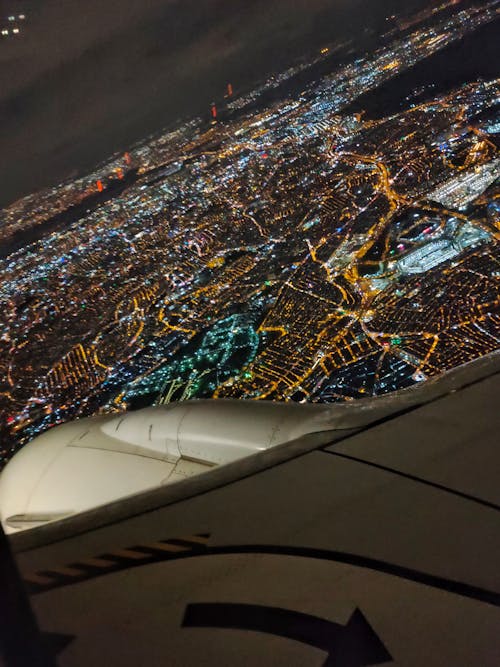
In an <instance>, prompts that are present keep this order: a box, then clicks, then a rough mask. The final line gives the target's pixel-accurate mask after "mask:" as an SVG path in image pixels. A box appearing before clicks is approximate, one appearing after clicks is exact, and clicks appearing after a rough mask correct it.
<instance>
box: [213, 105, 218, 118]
mask: <svg viewBox="0 0 500 667" xmlns="http://www.w3.org/2000/svg"><path fill="white" fill-rule="evenodd" d="M212 117H213V118H217V107H216V106H215V104H212Z"/></svg>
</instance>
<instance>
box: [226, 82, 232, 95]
mask: <svg viewBox="0 0 500 667" xmlns="http://www.w3.org/2000/svg"><path fill="white" fill-rule="evenodd" d="M227 94H228V96H229V97H232V96H233V86H232V84H231V83H228V84H227Z"/></svg>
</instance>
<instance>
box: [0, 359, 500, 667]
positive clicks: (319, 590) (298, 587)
mask: <svg viewBox="0 0 500 667" xmlns="http://www.w3.org/2000/svg"><path fill="white" fill-rule="evenodd" d="M499 390H500V358H499V357H498V355H493V357H490V358H488V359H483V360H481V361H479V362H475V363H473V364H469V365H468V366H467V367H465V368H461V369H458V370H457V371H455V372H454V373H452V374H450V375H449V376H445V378H443V379H442V380H441V381H439V382H437V383H434V384H432V383H431V384H429V385H428V386H427V387H422V389H421V392H420V394H419V396H420V398H419V400H418V401H414V400H412V401H406V403H405V400H401V401H400V402H399V403H398V402H397V401H396V404H395V405H394V408H393V410H392V413H391V412H390V411H386V413H387V414H382V416H380V415H379V416H377V418H375V419H374V420H372V421H371V422H370V420H365V421H368V423H364V424H363V425H361V426H358V427H356V425H355V424H354V423H347V422H346V427H345V428H340V429H337V430H330V431H326V432H324V431H323V432H318V433H314V434H307V435H303V436H301V437H299V438H297V439H296V440H295V441H293V442H290V443H286V444H283V445H280V446H278V447H275V448H272V449H269V450H267V451H264V452H261V453H258V454H255V455H253V456H250V457H247V458H244V459H241V460H238V461H235V462H234V463H231V464H229V465H226V466H222V467H220V468H216V469H213V470H211V471H210V472H208V473H206V474H204V475H200V476H199V477H193V478H191V479H187V480H185V481H183V482H179V483H177V484H174V485H171V486H165V487H161V488H159V489H156V490H153V491H148V492H145V493H142V494H139V495H135V496H133V497H130V498H127V499H124V500H121V501H117V502H115V503H112V504H109V505H107V506H105V507H101V508H97V509H94V510H91V511H89V512H85V513H83V514H79V515H75V516H74V517H70V518H68V519H65V520H62V521H59V522H56V523H54V524H48V525H46V526H44V527H40V528H36V529H33V530H28V531H25V532H22V533H19V534H14V535H12V536H11V537H10V546H11V550H12V552H13V554H14V555H15V561H16V564H17V568H18V571H19V575H20V579H21V580H22V584H20V583H19V582H18V583H17V588H16V591H17V592H15V595H16V596H17V597H16V599H17V600H18V606H19V604H20V603H19V600H22V599H23V598H22V592H23V590H24V591H27V593H28V596H29V603H30V605H31V609H32V610H33V612H34V617H35V619H36V622H37V624H38V627H39V629H40V632H41V637H42V640H43V642H44V646H45V647H46V648H47V651H48V653H47V654H46V656H45V659H46V660H48V661H49V662H47V663H43V664H53V663H50V660H54V661H57V664H59V665H61V666H63V667H66V666H68V667H70V666H71V667H72V666H75V667H80V666H82V665H105V664H109V665H122V666H127V665H130V666H132V665H133V666H136V665H182V666H184V665H232V664H238V665H256V664H259V665H262V666H264V665H265V666H267V665H318V666H319V665H336V666H340V667H345V666H347V665H349V666H351V667H352V666H356V667H357V666H358V665H359V666H361V665H375V664H387V665H390V664H394V665H405V666H413V665H415V666H419V667H420V666H421V665H440V666H442V665H453V666H454V667H457V666H460V665H463V666H464V667H465V666H470V665H481V666H487V665H492V666H493V665H498V664H499V662H500V643H499V641H498V637H499V636H500V609H499V606H500V568H499V567H498V563H499V562H500V560H499V555H500V521H499V519H500V515H499V509H500V487H499V484H498V479H499V471H500V453H499V447H498V445H499V436H498V433H499V432H500V414H499V411H498V406H497V396H498V392H499ZM2 562H3V563H4V565H5V563H6V562H7V560H6V559H5V558H4V560H3V561H2ZM12 566H13V565H12V563H11V564H10V565H9V567H12ZM2 567H3V570H2V572H3V573H4V574H3V575H2V576H3V577H4V579H5V577H7V580H8V581H12V580H13V578H15V577H14V575H13V574H12V570H9V572H10V575H9V574H5V573H6V572H7V570H6V569H5V567H6V566H5V567H4V566H2ZM9 577H10V578H9ZM11 590H12V586H11ZM12 594H14V593H12ZM23 609H24V612H23ZM23 609H21V611H20V615H19V616H18V620H17V621H16V619H15V618H14V617H11V618H10V620H9V619H8V618H6V619H3V620H4V624H3V627H1V631H2V632H3V633H4V648H5V651H4V655H5V656H6V660H10V662H7V664H8V665H9V666H10V665H11V664H12V665H13V664H34V663H33V662H31V663H22V662H17V663H16V662H15V661H14V660H15V658H13V656H14V655H15V654H16V636H18V635H16V628H19V622H20V621H19V619H21V618H24V621H23V622H24V623H26V627H28V628H30V627H31V628H32V626H30V620H29V619H30V618H31V622H32V621H33V618H32V617H30V612H29V608H28V606H27V605H26V608H23ZM21 612H22V613H21ZM23 613H24V616H23ZM18 634H19V633H18ZM30 636H32V635H30V632H28V631H27V632H26V635H25V639H26V638H28V639H29V637H30ZM33 636H34V635H33ZM25 649H26V643H25ZM26 650H27V649H26ZM33 650H34V651H35V653H36V650H35V649H33ZM37 650H41V649H39V647H38V649H37ZM9 651H10V652H9ZM17 655H18V656H20V658H19V659H22V656H21V651H20V649H19V647H18V653H17ZM47 656H48V657H47ZM40 664H42V663H40Z"/></svg>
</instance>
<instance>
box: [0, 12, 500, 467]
mask: <svg viewBox="0 0 500 667" xmlns="http://www.w3.org/2000/svg"><path fill="white" fill-rule="evenodd" d="M499 15H500V3H499V1H498V0H488V1H486V2H457V1H456V0H449V1H447V2H445V3H444V4H441V5H439V6H438V5H434V6H432V7H431V8H429V9H428V10H426V11H422V12H420V13H418V14H415V15H413V16H409V17H406V18H405V19H404V20H403V19H401V20H396V19H394V20H393V21H389V22H388V26H389V27H388V28H387V32H386V33H385V34H384V35H381V36H380V40H379V46H378V47H377V48H376V49H374V50H372V51H370V52H364V53H359V52H358V51H357V50H356V49H355V48H354V47H353V45H352V44H351V43H350V42H349V39H348V38H347V37H346V40H345V41H342V42H334V43H331V44H323V43H322V44H318V46H317V50H316V53H315V54H313V55H311V56H310V57H309V58H308V59H307V60H301V61H300V62H299V63H296V64H293V63H291V65H290V67H289V68H288V69H287V70H286V71H284V72H282V73H281V74H279V75H276V74H273V75H272V76H270V77H269V78H268V79H267V80H265V81H262V82H260V83H259V84H258V85H257V86H256V87H254V88H253V89H251V90H245V91H242V92H239V91H238V88H237V86H236V85H235V84H234V83H233V82H228V84H227V88H226V90H224V91H216V92H214V102H213V103H212V104H211V105H209V106H208V108H207V113H206V117H194V118H190V119H188V120H183V121H181V122H179V123H178V124H177V125H176V126H175V127H169V128H168V129H167V130H165V131H163V132H161V133H159V134H156V135H154V136H153V137H148V138H147V139H146V140H144V141H143V142H142V143H139V144H136V145H131V146H130V147H129V149H128V150H127V151H125V152H123V153H121V152H120V153H119V154H116V155H114V156H112V157H111V158H110V159H109V160H108V161H106V162H105V163H103V164H100V165H98V166H97V167H96V168H95V169H94V170H93V171H92V172H91V173H88V174H86V175H84V176H78V177H75V178H73V179H69V180H67V181H65V182H63V183H61V184H58V185H55V186H54V187H52V188H48V189H45V190H42V191H39V192H35V193H34V194H31V195H29V196H26V197H23V198H22V199H19V200H18V201H16V202H14V203H13V204H11V205H9V206H7V207H6V208H4V209H3V210H1V211H0V257H1V258H2V260H1V268H0V274H1V282H0V303H1V309H0V313H1V314H0V318H1V330H0V368H1V382H2V386H1V388H0V420H1V421H0V442H1V448H0V467H1V466H2V465H3V464H4V463H5V462H7V460H8V459H9V458H10V457H11V456H12V455H13V453H14V452H15V451H17V450H18V449H19V448H20V447H21V446H22V445H23V444H25V443H26V442H28V441H29V440H31V439H32V438H33V437H35V436H36V435H38V434H40V433H42V432H43V431H45V430H46V429H48V428H50V427H52V426H54V425H56V424H59V423H62V422H65V421H69V420H72V419H75V418H77V417H81V416H88V415H92V414H97V413H110V412H118V411H122V410H125V409H136V408H140V407H144V406H148V405H158V404H166V403H170V402H173V401H179V400H187V399H193V398H212V397H213V398H237V399H253V400H264V399H265V400H275V401H298V402H303V403H305V402H313V403H328V402H335V401H351V400H353V399H357V398H363V397H369V396H378V395H381V394H385V393H387V392H391V391H395V390H398V389H402V388H405V387H410V386H412V385H415V384H417V383H420V382H424V381H425V380H426V379H427V378H431V377H434V376H437V375H439V374H441V373H443V372H445V371H447V370H450V369H452V368H455V367H457V366H459V365H461V364H464V363H466V362H468V361H471V360H473V359H476V358H478V357H481V356H483V355H485V354H488V353H490V352H493V351H495V350H497V349H498V348H499V347H500V255H499V253H498V244H499V242H500V184H499V180H498V177H499V175H500V154H499V151H498V142H499V133H500V112H499V102H500V78H498V77H496V78H484V77H482V76H479V77H476V78H469V77H467V78H466V79H464V80H463V81H462V82H461V83H460V84H458V85H457V84H455V83H453V85H452V86H449V85H448V86H447V85H446V82H444V83H443V82H442V83H439V84H438V82H437V78H438V77H437V75H436V81H433V80H430V81H428V82H427V83H426V85H422V86H420V85H419V86H414V87H413V88H412V87H411V85H410V87H409V88H407V89H406V90H405V93H404V94H403V96H402V98H401V95H399V91H400V90H402V89H403V88H404V86H403V83H402V81H403V79H402V77H404V76H406V75H408V74H411V72H412V71H413V70H415V68H418V67H419V65H420V64H422V63H425V62H427V61H429V62H431V59H432V58H433V57H436V56H437V55H439V54H441V53H443V54H445V53H448V54H449V53H451V52H449V49H452V48H453V47H454V46H455V45H457V44H460V43H463V40H464V39H465V38H466V37H467V36H470V35H473V34H477V35H480V38H481V39H484V40H486V39H495V38H494V37H492V35H494V34H495V31H497V34H498V20H499ZM23 20H24V19H23ZM5 30H7V28H5ZM448 57H452V56H451V55H448ZM392 85H394V86H395V88H394V90H396V89H397V91H398V103H397V104H396V105H391V108H387V109H385V110H384V109H383V110H382V112H381V113H380V110H376V109H374V108H371V107H376V106H377V105H376V104H374V103H373V96H374V95H377V94H378V91H382V89H383V88H384V87H387V86H392ZM391 90H393V89H392V88H391ZM394 96H396V92H394Z"/></svg>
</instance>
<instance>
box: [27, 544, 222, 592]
mask: <svg viewBox="0 0 500 667" xmlns="http://www.w3.org/2000/svg"><path fill="white" fill-rule="evenodd" d="M209 538H210V535H209V534H208V533H201V534H198V535H192V536H190V537H183V538H172V539H168V540H161V541H159V542H150V543H148V544H138V545H134V546H132V547H126V548H123V549H116V550H113V551H109V552H106V553H103V554H100V555H99V556H95V557H89V558H84V559H82V560H79V561H77V562H74V563H68V564H67V565H61V566H58V567H55V568H53V569H50V570H39V571H38V572H34V573H32V574H24V575H23V581H24V583H25V585H26V587H27V589H28V593H30V594H35V593H43V592H45V591H49V590H52V589H54V588H60V587H61V586H68V585H70V584H76V583H79V582H81V581H87V580H89V579H95V578H97V577H102V576H104V575H106V574H111V573H113V572H119V571H120V570H127V569H130V568H132V567H137V566H139V565H148V564H150V563H158V562H160V561H164V560H169V559H171V558H176V559H177V558H181V557H183V556H184V555H186V556H190V555H193V554H195V553H202V552H205V551H206V550H207V548H208V540H209Z"/></svg>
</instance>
